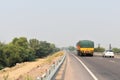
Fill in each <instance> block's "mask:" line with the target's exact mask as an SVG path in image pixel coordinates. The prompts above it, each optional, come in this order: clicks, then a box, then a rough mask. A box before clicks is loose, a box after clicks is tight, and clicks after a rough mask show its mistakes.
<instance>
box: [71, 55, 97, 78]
mask: <svg viewBox="0 0 120 80" xmlns="http://www.w3.org/2000/svg"><path fill="white" fill-rule="evenodd" d="M72 55H73V54H72ZM73 56H74V57H75V58H76V59H77V60H78V61H79V62H80V63H81V64H82V65H83V67H84V68H85V69H86V70H87V71H88V72H89V74H90V75H91V76H92V77H93V79H94V80H98V78H97V77H96V76H95V75H94V74H93V73H92V71H90V69H89V68H88V67H87V66H86V65H85V64H84V63H83V62H82V61H81V60H80V59H79V58H78V57H76V56H75V55H73Z"/></svg>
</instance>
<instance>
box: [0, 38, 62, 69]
mask: <svg viewBox="0 0 120 80" xmlns="http://www.w3.org/2000/svg"><path fill="white" fill-rule="evenodd" d="M59 50H60V49H59V48H57V47H56V46H55V45H54V44H52V43H49V42H47V41H39V40H37V39H30V40H29V41H28V40H27V38H26V37H20V38H14V39H13V40H12V41H11V42H10V43H8V44H5V43H2V42H0V69H3V68H5V67H11V66H14V65H16V63H21V62H25V61H33V60H35V59H36V58H43V57H46V56H48V55H51V54H53V53H54V52H57V51H59Z"/></svg>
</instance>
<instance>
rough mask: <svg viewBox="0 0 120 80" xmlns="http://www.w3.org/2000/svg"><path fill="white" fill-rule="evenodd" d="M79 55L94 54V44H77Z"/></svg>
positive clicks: (88, 41) (82, 42) (85, 41)
mask: <svg viewBox="0 0 120 80" xmlns="http://www.w3.org/2000/svg"><path fill="white" fill-rule="evenodd" d="M76 47H77V54H78V55H80V56H84V55H90V56H93V53H94V42H93V41H91V40H80V41H79V42H78V43H77V44H76Z"/></svg>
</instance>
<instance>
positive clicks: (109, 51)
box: [103, 50, 114, 58]
mask: <svg viewBox="0 0 120 80" xmlns="http://www.w3.org/2000/svg"><path fill="white" fill-rule="evenodd" d="M103 57H112V58H114V52H113V51H112V50H106V51H104V53H103Z"/></svg>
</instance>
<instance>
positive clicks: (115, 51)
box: [112, 48, 120, 53]
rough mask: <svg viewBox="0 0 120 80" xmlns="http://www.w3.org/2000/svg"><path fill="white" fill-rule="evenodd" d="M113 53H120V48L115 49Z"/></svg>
mask: <svg viewBox="0 0 120 80" xmlns="http://www.w3.org/2000/svg"><path fill="white" fill-rule="evenodd" d="M112 51H113V52H114V53H120V49H119V48H113V49H112Z"/></svg>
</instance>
